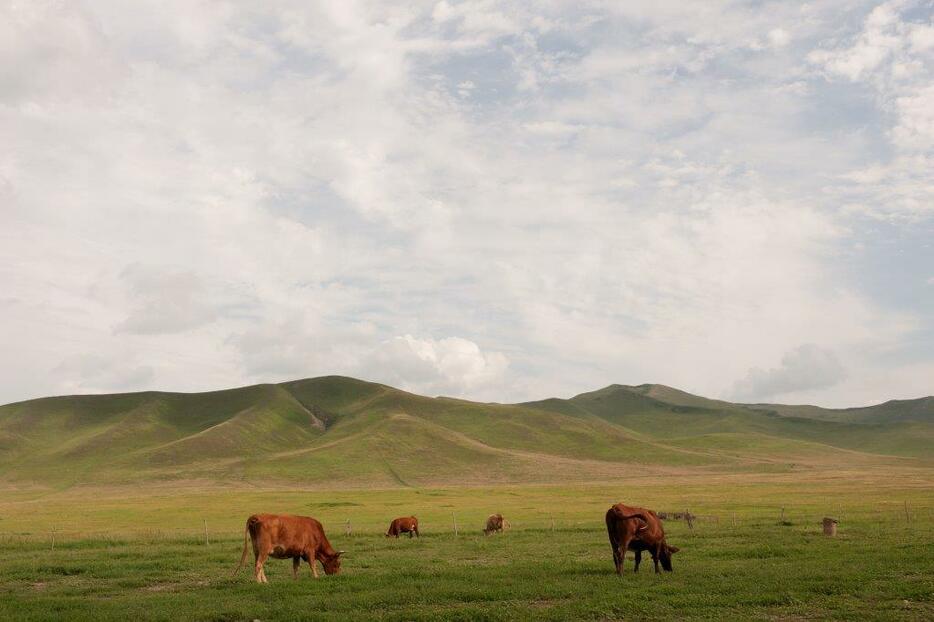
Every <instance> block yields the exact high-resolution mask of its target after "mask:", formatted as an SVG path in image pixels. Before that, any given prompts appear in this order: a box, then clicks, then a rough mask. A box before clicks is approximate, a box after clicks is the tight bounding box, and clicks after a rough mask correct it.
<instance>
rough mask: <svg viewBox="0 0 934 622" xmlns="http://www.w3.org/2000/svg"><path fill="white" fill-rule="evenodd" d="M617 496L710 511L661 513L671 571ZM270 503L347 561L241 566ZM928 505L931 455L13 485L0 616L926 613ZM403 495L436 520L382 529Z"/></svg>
mask: <svg viewBox="0 0 934 622" xmlns="http://www.w3.org/2000/svg"><path fill="white" fill-rule="evenodd" d="M620 499H626V500H628V501H632V502H638V503H640V504H645V505H648V506H650V507H655V508H658V509H668V510H677V509H690V510H691V511H692V512H693V513H695V514H698V515H700V519H699V520H698V521H697V522H696V524H695V528H694V529H693V530H690V529H689V528H688V527H687V525H686V524H684V523H683V522H678V521H670V522H668V523H667V524H666V529H667V531H668V533H669V540H670V541H671V542H672V543H674V544H676V545H678V546H680V547H681V549H682V550H681V552H680V553H678V555H676V556H675V572H674V573H672V574H666V575H662V576H655V575H654V574H653V573H652V572H651V565H649V566H648V567H647V569H648V570H649V571H648V572H646V567H644V568H643V571H642V572H640V573H639V574H638V575H633V574H628V575H626V576H624V577H622V578H620V577H617V576H616V575H615V574H614V573H613V569H612V562H611V558H610V552H609V548H608V545H607V541H606V534H605V528H604V526H603V524H602V517H603V512H604V511H605V510H606V508H607V507H608V506H609V505H610V504H611V503H612V502H614V501H617V500H620ZM905 501H908V504H909V505H908V507H909V512H910V518H911V522H907V521H906V517H905V506H904V503H905ZM782 508H784V514H783V515H782V514H781V512H782ZM260 510H266V511H280V512H294V513H300V514H310V515H313V516H317V517H319V518H320V519H321V520H322V521H323V522H324V524H325V527H326V528H327V530H328V533H329V534H330V537H331V540H332V541H333V543H334V544H335V545H336V546H338V547H340V548H343V549H347V550H348V554H347V558H346V560H345V563H344V570H343V572H342V574H341V575H339V576H331V577H324V578H322V579H320V580H318V581H314V580H312V579H311V578H310V577H309V576H308V574H307V567H306V568H304V569H303V574H302V575H301V576H300V578H299V580H298V581H293V580H292V578H291V569H290V564H288V563H287V562H282V561H271V562H269V564H268V567H267V574H268V576H269V578H270V584H269V585H267V586H259V585H255V584H252V583H251V582H250V580H249V577H248V573H247V572H243V573H241V575H240V576H239V577H234V578H232V577H231V576H230V572H231V570H232V569H233V567H234V566H235V564H236V560H237V559H238V558H239V552H240V548H241V546H242V526H243V521H244V519H245V517H246V516H247V515H248V514H249V513H251V512H254V511H260ZM932 510H934V489H932V486H931V480H930V478H929V474H928V473H926V472H913V471H909V472H895V471H893V472H888V473H879V472H865V471H863V472H856V471H851V472H846V473H839V474H824V475H823V476H820V477H817V476H814V477H812V478H811V479H809V480H808V481H801V479H800V477H797V476H793V475H789V474H773V475H764V474H761V473H757V474H755V475H750V474H733V475H722V476H719V477H717V478H711V477H697V476H687V475H686V476H682V477H672V478H668V479H666V480H664V481H657V480H655V479H654V478H632V479H631V480H629V481H625V482H619V483H617V484H613V485H594V486H574V487H568V486H562V487H553V486H505V487H482V488H448V489H412V488H408V489H401V488H400V489H390V490H372V491H321V490H307V491H304V490H292V489H281V490H246V489H240V490H218V489H213V488H201V487H199V486H197V485H194V484H190V485H188V486H186V487H182V488H174V489H170V488H163V489H155V490H153V491H151V492H150V493H147V494H143V493H141V492H140V491H133V490H129V489H83V490H69V491H65V492H56V493H38V492H37V491H18V492H17V491H9V492H8V494H6V495H5V496H4V499H3V501H2V502H0V526H2V527H0V530H2V531H0V534H2V535H0V617H3V618H4V619H7V618H9V619H25V620H51V619H102V620H106V619H127V618H131V617H132V618H137V619H146V620H149V619H159V620H169V619H171V620H179V619H201V620H253V619H261V620H279V619H334V618H340V619H346V620H370V619H379V620H430V619H450V620H478V619H479V620H483V619H487V620H505V619H529V620H531V619H555V620H557V619H624V618H625V619H632V618H647V619H672V618H680V619H722V618H725V617H732V618H740V619H804V618H807V619H851V618H855V617H860V618H864V619H906V620H921V619H931V616H932V615H934V555H932V552H934V514H932ZM493 511H501V512H503V513H504V514H505V515H506V516H507V517H508V518H509V519H510V520H511V522H512V525H513V528H512V529H511V530H510V531H509V532H507V533H506V534H504V535H501V536H494V537H489V538H487V537H484V536H482V535H481V534H480V526H481V525H482V521H483V519H484V517H485V516H486V514H488V513H490V512H493ZM409 513H415V514H416V515H417V516H419V518H420V521H421V523H422V531H423V537H422V538H420V539H418V540H412V541H410V540H408V539H407V538H403V539H401V540H398V541H396V540H389V539H386V538H384V537H383V536H382V532H383V530H385V527H386V524H387V523H388V520H389V519H390V518H392V517H394V516H398V515H403V514H409ZM452 513H453V517H452ZM828 514H829V515H833V516H836V517H838V518H839V519H840V521H841V522H840V532H839V535H838V537H836V538H826V537H824V536H822V535H820V533H819V527H818V525H817V523H818V520H819V519H820V518H821V517H822V516H824V515H828ZM782 516H783V519H784V523H782V524H780V522H779V519H780V518H781V517H782ZM454 518H456V520H457V522H458V528H459V535H458V536H455V535H454V533H453V523H452V521H453V519H454ZM348 520H349V521H350V523H351V528H352V533H351V534H350V535H348V534H347V533H346V525H347V521H348ZM734 520H735V524H734ZM205 525H207V527H208V534H207V535H208V540H209V544H205V535H204V531H203V530H204V526H205ZM53 532H54V537H55V546H54V550H53V548H52V538H53ZM627 565H628V567H629V568H630V569H631V567H632V565H631V561H628V562H627Z"/></svg>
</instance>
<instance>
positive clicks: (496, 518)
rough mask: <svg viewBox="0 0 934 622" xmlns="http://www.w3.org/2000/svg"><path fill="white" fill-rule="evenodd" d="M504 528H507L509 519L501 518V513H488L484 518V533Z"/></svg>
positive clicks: (500, 530)
mask: <svg viewBox="0 0 934 622" xmlns="http://www.w3.org/2000/svg"><path fill="white" fill-rule="evenodd" d="M504 529H509V521H508V520H506V519H504V518H503V515H502V514H490V515H489V516H488V517H487V519H486V528H484V530H483V533H484V535H487V536H488V535H490V534H491V533H497V532H502V531H503V530H504Z"/></svg>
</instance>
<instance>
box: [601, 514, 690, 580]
mask: <svg viewBox="0 0 934 622" xmlns="http://www.w3.org/2000/svg"><path fill="white" fill-rule="evenodd" d="M606 530H607V534H608V535H609V536H610V548H612V549H613V563H615V564H616V574H622V573H623V560H624V559H625V556H626V551H627V550H629V551H635V552H636V568H635V572H639V564H640V563H641V562H642V551H648V552H649V554H651V555H652V561H653V562H655V572H656V573H657V572H658V562H661V563H662V568H664V569H665V570H666V571H668V572H671V556H672V554H673V553H677V552H678V550H679V549H678V547H676V546H669V545H668V543H667V542H665V530H664V529H663V528H662V522H661V521H660V520H659V518H658V515H657V514H655V512H653V511H652V510H647V509H645V508H637V507H632V506H628V505H623V504H622V503H617V504H616V505H614V506H613V507H611V508H610V509H609V510H607V513H606Z"/></svg>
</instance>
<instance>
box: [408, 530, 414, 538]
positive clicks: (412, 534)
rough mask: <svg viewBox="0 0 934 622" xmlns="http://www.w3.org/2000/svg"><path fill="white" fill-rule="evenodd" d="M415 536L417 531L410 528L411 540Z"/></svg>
mask: <svg viewBox="0 0 934 622" xmlns="http://www.w3.org/2000/svg"><path fill="white" fill-rule="evenodd" d="M414 537H415V532H414V531H413V530H411V529H409V540H411V539H412V538H414Z"/></svg>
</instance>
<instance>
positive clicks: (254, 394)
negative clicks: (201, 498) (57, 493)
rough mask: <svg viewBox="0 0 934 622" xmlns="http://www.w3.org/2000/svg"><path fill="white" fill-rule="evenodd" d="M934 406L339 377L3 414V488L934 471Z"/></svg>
mask: <svg viewBox="0 0 934 622" xmlns="http://www.w3.org/2000/svg"><path fill="white" fill-rule="evenodd" d="M932 448H934V398H930V397H929V398H922V399H919V400H908V401H893V402H887V403H886V404H880V405H878V406H871V407H868V408H854V409H845V410H827V409H821V408H817V407H813V406H783V405H772V404H755V405H744V404H733V403H729V402H723V401H718V400H710V399H707V398H703V397H700V396H696V395H691V394H689V393H685V392H683V391H679V390H677V389H673V388H671V387H665V386H663V385H640V386H625V385H611V386H609V387H605V388H603V389H600V390H597V391H592V392H588V393H582V394H580V395H577V396H575V397H573V398H570V399H557V398H552V399H547V400H542V401H537V402H528V403H524V404H492V403H476V402H470V401H466V400H459V399H452V398H445V397H438V398H429V397H424V396H420V395H415V394H412V393H407V392H405V391H401V390H398V389H394V388H392V387H389V386H385V385H381V384H376V383H371V382H365V381H362V380H356V379H353V378H346V377H339V376H327V377H321V378H311V379H306V380H296V381H292V382H284V383H281V384H263V385H255V386H249V387H240V388H236V389H229V390H224V391H213V392H207V393H192V394H186V393H166V392H142V393H130V394H116V395H85V396H64V397H49V398H42V399H37V400H30V401H27V402H19V403H16V404H9V405H6V406H0V481H3V482H4V483H6V484H9V485H40V486H55V487H65V486H71V485H76V484H133V483H140V482H159V481H162V482H176V481H182V480H188V481H191V480H197V481H209V482H220V483H245V484H250V483H255V482H264V483H271V482H272V483H281V484H283V485H290V484H299V483H300V484H308V485H315V486H361V487H363V486H369V487H377V486H378V487H382V486H421V485H427V484H454V483H457V484H487V483H507V482H508V483H550V482H557V481H562V482H567V481H594V480H605V481H609V480H614V479H619V478H620V477H638V476H641V475H664V474H666V473H683V472H685V471H690V472H707V471H709V472H711V473H714V472H738V471H750V470H752V471H755V470H762V471H768V472H774V471H789V470H791V471H793V470H797V469H815V468H833V467H835V466H845V465H853V464H865V465H871V464H886V463H893V462H896V463H899V464H903V465H909V466H910V465H918V466H927V465H930V464H932V463H934V449H932Z"/></svg>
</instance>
